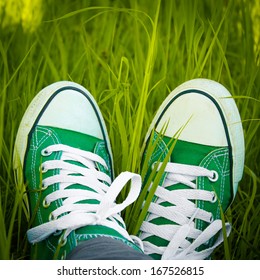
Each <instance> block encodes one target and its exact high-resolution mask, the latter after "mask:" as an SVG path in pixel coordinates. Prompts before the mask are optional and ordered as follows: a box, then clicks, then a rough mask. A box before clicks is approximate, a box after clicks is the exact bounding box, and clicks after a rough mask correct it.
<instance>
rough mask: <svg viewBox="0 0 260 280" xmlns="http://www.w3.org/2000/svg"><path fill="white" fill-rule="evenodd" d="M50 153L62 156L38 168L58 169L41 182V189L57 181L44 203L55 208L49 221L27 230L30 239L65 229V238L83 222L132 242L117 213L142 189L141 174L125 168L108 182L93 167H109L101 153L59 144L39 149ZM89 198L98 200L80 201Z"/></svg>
mask: <svg viewBox="0 0 260 280" xmlns="http://www.w3.org/2000/svg"><path fill="white" fill-rule="evenodd" d="M53 152H62V156H61V158H60V159H58V160H48V161H45V162H44V163H43V164H42V165H41V170H42V172H43V173H44V172H47V171H48V170H59V172H57V173H58V174H56V175H52V176H49V177H47V178H45V179H44V180H43V181H42V188H43V189H46V188H48V187H50V186H53V185H54V184H56V183H58V184H59V189H58V190H55V191H53V192H52V193H50V194H48V195H47V196H46V197H45V198H44V201H43V204H44V207H48V206H49V205H50V204H51V203H52V202H55V203H56V204H57V205H58V207H57V208H56V209H55V210H54V211H52V212H51V215H50V217H49V222H46V223H44V224H41V225H38V226H36V227H34V228H31V229H29V230H28V232H27V236H28V240H29V242H31V243H37V242H40V241H42V240H44V239H46V238H47V237H49V236H50V235H52V234H54V233H56V232H57V231H62V230H65V234H64V236H63V238H64V239H65V238H66V237H67V236H68V235H69V234H70V232H71V231H73V230H75V229H78V228H80V227H83V226H86V225H103V226H107V227H110V228H113V229H115V230H116V231H117V232H118V233H120V234H121V235H122V236H124V237H125V238H126V239H128V240H130V241H133V240H132V239H131V237H130V236H129V235H128V233H127V231H126V229H125V223H124V221H123V219H122V218H121V216H120V214H119V213H120V212H121V211H122V210H123V209H124V208H126V207H127V206H128V205H130V204H131V203H133V202H134V201H135V200H136V199H137V197H138V195H139V192H140V189H141V177H140V175H137V174H134V173H130V172H127V171H126V172H122V173H121V174H120V175H119V176H118V177H117V178H116V179H115V180H114V181H113V182H111V178H110V177H109V176H108V175H107V174H105V173H104V172H101V171H99V170H97V168H96V163H99V164H101V165H102V166H103V167H105V168H106V169H107V168H108V167H107V165H106V163H105V161H104V160H103V159H102V158H101V157H100V156H98V155H96V154H94V153H91V152H87V151H82V150H80V149H76V148H72V147H69V146H66V145H62V144H57V145H52V146H49V147H47V148H46V149H44V150H43V151H42V155H43V156H48V155H50V154H51V153H53ZM71 162H73V163H71ZM75 163H79V164H75ZM79 175H80V176H79ZM128 181H131V187H130V191H129V193H128V196H127V197H126V199H125V200H124V201H123V202H122V203H120V204H116V203H115V200H116V198H117V196H118V194H119V193H120V191H121V190H122V188H123V187H124V186H125V184H126V183H127V182H128ZM74 184H79V185H81V186H83V187H82V188H81V189H76V188H69V187H70V186H71V185H74ZM59 199H63V202H62V203H60V204H58V203H59V201H58V200H59ZM89 199H91V200H97V201H99V203H97V204H90V203H84V202H83V201H84V200H89ZM137 242H138V241H137Z"/></svg>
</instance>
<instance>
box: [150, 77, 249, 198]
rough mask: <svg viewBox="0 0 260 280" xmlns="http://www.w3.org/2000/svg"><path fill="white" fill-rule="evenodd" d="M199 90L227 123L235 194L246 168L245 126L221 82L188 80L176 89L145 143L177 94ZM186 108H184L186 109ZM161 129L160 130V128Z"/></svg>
mask: <svg viewBox="0 0 260 280" xmlns="http://www.w3.org/2000/svg"><path fill="white" fill-rule="evenodd" d="M192 90H198V91H202V92H204V93H206V94H207V95H209V96H210V97H211V98H212V99H213V100H214V102H215V103H217V104H218V106H219V107H220V109H221V111H222V113H223V115H224V119H225V121H226V125H227V131H228V132H227V134H228V135H229V139H230V146H231V149H232V160H233V170H232V171H233V172H232V174H233V178H232V179H233V191H234V194H236V192H237V187H238V182H239V181H240V180H241V178H242V175H243V169H244V154H245V147H244V136H243V128H242V123H241V119H240V115H239V112H238V109H237V106H236V103H235V101H234V99H233V98H231V97H232V96H231V94H230V93H229V91H228V90H227V89H226V88H225V87H224V86H222V85H221V84H219V83H217V82H215V81H212V80H208V79H194V80H190V81H187V82H185V83H183V84H181V85H180V86H178V87H177V88H176V89H174V90H173V91H172V92H171V93H170V94H169V95H168V96H167V98H166V99H165V100H164V101H163V103H162V104H161V106H160V107H159V109H158V111H157V113H156V115H155V117H154V119H153V121H152V123H151V125H150V127H149V129H148V132H147V134H146V137H145V143H146V142H147V140H148V138H149V136H150V134H151V131H152V130H153V129H154V128H155V129H156V127H158V122H159V123H160V121H159V120H160V118H161V116H162V114H163V112H165V108H166V107H167V106H168V104H169V103H170V102H172V100H173V99H175V98H176V96H178V95H180V94H181V93H182V92H185V91H192ZM184 109H185V108H183V110H184ZM159 131H160V130H159ZM172 137H173V135H172Z"/></svg>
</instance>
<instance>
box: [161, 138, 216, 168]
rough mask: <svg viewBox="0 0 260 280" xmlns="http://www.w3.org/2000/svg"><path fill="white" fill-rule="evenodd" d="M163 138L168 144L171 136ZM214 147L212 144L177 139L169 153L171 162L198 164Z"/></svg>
mask: <svg viewBox="0 0 260 280" xmlns="http://www.w3.org/2000/svg"><path fill="white" fill-rule="evenodd" d="M163 140H164V142H165V143H166V144H168V143H169V142H170V140H171V138H169V137H166V136H165V137H164V138H163ZM215 149H216V147H213V146H206V145H201V144H197V143H191V142H186V141H183V140H178V141H177V142H176V145H175V147H174V149H173V152H172V155H171V162H174V163H181V164H188V165H197V166H199V165H200V163H201V160H202V159H203V158H205V157H206V156H207V155H208V154H209V153H210V152H212V151H214V150H215Z"/></svg>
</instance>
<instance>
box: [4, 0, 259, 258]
mask: <svg viewBox="0 0 260 280" xmlns="http://www.w3.org/2000/svg"><path fill="white" fill-rule="evenodd" d="M257 2H258V1H246V0H237V1H224V0H219V1H218V2H217V5H216V1H213V0H212V1H187V0H186V1H165V0H162V1H148V0H142V1H135V0H129V1H109V0H107V1H105V0H103V1H101V0H100V1H73V2H72V1H68V0H66V1H62V5H60V3H61V2H60V1H51V0H48V1H44V4H43V12H45V14H44V16H43V22H42V24H41V25H40V26H39V27H38V29H36V31H35V32H31V33H30V32H26V30H25V29H24V28H23V26H22V23H21V22H20V23H16V24H15V25H12V28H11V29H10V28H8V27H7V26H3V24H2V23H1V26H2V27H1V29H0V31H1V32H0V57H1V59H0V83H1V89H0V228H1V230H0V258H1V259H9V258H10V259H17V258H27V257H28V255H27V254H28V251H27V243H26V242H25V232H26V224H27V222H28V217H27V210H26V209H27V207H26V205H25V204H23V203H22V192H21V191H20V190H22V186H17V183H16V182H15V179H14V174H13V169H12V151H13V144H14V139H15V134H16V131H17V128H18V125H19V122H20V120H21V117H22V115H23V113H24V111H25V109H26V107H27V106H28V104H29V102H30V101H31V100H32V98H33V96H34V95H35V94H36V93H37V92H39V90H40V89H42V88H43V87H45V86H47V85H49V84H50V83H53V82H55V81H58V80H72V81H75V82H77V83H80V84H82V85H83V86H85V87H86V88H87V89H88V90H89V91H90V92H91V93H92V94H93V96H94V97H95V98H96V100H97V102H98V104H99V105H100V108H101V110H102V113H103V116H104V118H105V121H106V124H107V128H108V131H109V136H110V140H111V144H112V149H113V155H114V165H115V174H116V175H117V174H119V173H120V172H121V171H124V170H130V171H134V172H139V173H141V174H142V173H143V174H145V172H142V171H143V170H142V169H141V166H140V164H141V150H142V145H143V141H144V137H145V134H146V131H147V129H148V127H149V125H150V122H151V120H152V118H153V115H154V113H155V111H156V110H157V108H158V107H159V105H160V104H161V102H162V101H163V100H164V98H165V97H166V96H167V95H168V94H169V92H170V91H171V90H173V89H174V88H175V87H176V86H177V85H179V84H180V83H182V82H184V81H186V80H189V79H192V78H196V77H204V78H209V79H213V80H216V81H218V82H220V83H222V84H223V85H224V86H225V87H227V88H228V89H229V90H230V92H231V93H232V95H233V96H234V98H235V101H236V103H237V105H238V108H239V111H240V114H241V118H242V121H243V127H244V134H245V143H246V162H245V164H246V168H245V174H244V177H243V180H242V182H241V184H240V187H239V191H238V194H237V197H236V199H235V201H234V203H233V205H232V207H231V209H229V210H228V212H227V213H226V219H228V220H230V221H231V222H232V224H233V230H232V233H231V235H230V237H229V238H228V239H227V242H228V244H225V246H226V253H225V250H224V247H223V246H221V247H220V248H218V249H217V250H216V252H215V254H214V256H213V258H219V259H225V258H231V259H256V258H257V259H259V257H260V253H259V247H260V238H259V236H260V235H259V233H260V223H259V215H260V206H259V205H260V203H259V190H258V188H259V183H260V182H259V176H260V166H259V158H260V157H259V151H260V146H259V136H260V135H259V125H260V122H259V118H260V116H259V112H260V110H259V109H260V108H259V106H260V105H259V104H260V103H259V92H260V83H259V81H260V74H259V34H258V33H257V32H259V29H260V25H259V11H258V15H257V8H256V7H258V6H257V5H258V4H257ZM71 3H73V4H71ZM0 8H1V7H0ZM0 11H1V9H0ZM1 13H2V11H1ZM122 196H124V193H123V194H122ZM130 213H133V212H132V209H131V208H128V209H127V211H125V212H124V213H123V214H124V215H126V220H127V226H128V228H130V229H131V231H133V232H134V231H135V227H136V225H135V224H134V225H133V224H131V218H130V217H129V214H130Z"/></svg>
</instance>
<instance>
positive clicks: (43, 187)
mask: <svg viewBox="0 0 260 280" xmlns="http://www.w3.org/2000/svg"><path fill="white" fill-rule="evenodd" d="M47 188H48V186H47V185H45V184H44V181H42V186H41V190H42V191H44V190H46V189H47Z"/></svg>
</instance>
